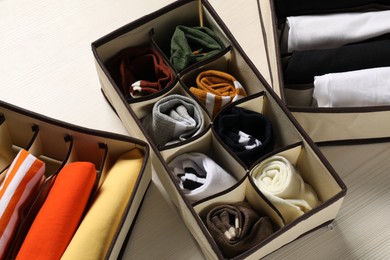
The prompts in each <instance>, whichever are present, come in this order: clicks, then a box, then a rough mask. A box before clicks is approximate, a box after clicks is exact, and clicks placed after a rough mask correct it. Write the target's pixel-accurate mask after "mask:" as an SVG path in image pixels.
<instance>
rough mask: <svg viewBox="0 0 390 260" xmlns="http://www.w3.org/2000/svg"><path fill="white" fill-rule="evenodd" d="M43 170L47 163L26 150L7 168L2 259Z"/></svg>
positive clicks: (0, 198) (1, 196)
mask: <svg viewBox="0 0 390 260" xmlns="http://www.w3.org/2000/svg"><path fill="white" fill-rule="evenodd" d="M44 172H45V163H44V162H43V161H41V160H39V159H37V158H36V157H35V156H34V155H32V154H30V153H29V152H28V151H26V150H24V149H22V150H20V151H19V152H18V154H17V155H16V157H15V158H14V159H13V161H12V163H11V165H10V167H9V168H8V169H7V172H6V175H5V179H4V181H3V182H2V183H1V186H0V259H3V258H4V257H5V254H6V252H7V249H8V248H9V246H10V245H11V242H12V239H13V238H14V236H15V234H16V232H17V230H18V227H19V225H20V222H21V219H22V215H23V211H24V210H26V209H27V207H28V205H29V204H30V203H31V200H32V198H33V196H34V194H35V193H36V191H37V190H38V188H39V186H40V184H41V183H42V178H43V174H44Z"/></svg>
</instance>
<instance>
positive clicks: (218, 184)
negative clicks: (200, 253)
mask: <svg viewBox="0 0 390 260" xmlns="http://www.w3.org/2000/svg"><path fill="white" fill-rule="evenodd" d="M169 168H170V169H171V170H172V172H173V174H174V175H175V177H176V180H177V181H178V183H179V186H180V188H181V189H182V190H183V192H184V194H185V195H186V197H187V198H188V200H190V201H191V202H196V201H199V200H201V199H204V198H207V197H209V196H211V195H214V194H216V193H219V192H221V191H224V190H226V189H228V188H230V187H232V186H233V185H234V184H236V183H237V180H236V179H235V178H234V177H233V176H232V175H230V174H229V173H228V172H226V171H225V170H224V169H223V168H222V167H221V166H219V165H218V164H217V163H216V162H214V161H213V160H212V159H211V158H209V157H208V156H207V155H205V154H202V153H196V152H192V153H184V154H181V155H179V156H177V157H175V158H174V159H173V160H172V161H171V162H170V163H169Z"/></svg>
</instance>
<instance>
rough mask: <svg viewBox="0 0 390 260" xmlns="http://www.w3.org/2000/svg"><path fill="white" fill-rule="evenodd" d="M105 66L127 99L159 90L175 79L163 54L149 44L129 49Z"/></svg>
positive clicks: (114, 57) (121, 52) (119, 53)
mask: <svg viewBox="0 0 390 260" xmlns="http://www.w3.org/2000/svg"><path fill="white" fill-rule="evenodd" d="M106 66H107V69H108V71H109V73H110V75H111V77H112V78H113V79H114V81H115V83H116V84H117V85H118V86H119V88H120V90H121V91H122V93H123V95H124V96H125V98H126V99H127V100H129V99H131V98H135V97H141V96H146V95H150V94H153V93H157V92H159V91H161V90H162V89H164V88H166V87H168V86H169V85H170V84H171V83H172V82H173V81H174V75H173V71H172V70H171V69H170V68H169V67H168V66H167V65H166V64H165V62H164V58H163V57H162V55H161V54H160V53H159V52H158V51H157V50H156V49H154V48H150V47H130V48H126V49H124V50H122V51H120V52H118V53H117V54H115V55H114V56H113V57H112V58H111V59H109V60H108V61H107V62H106Z"/></svg>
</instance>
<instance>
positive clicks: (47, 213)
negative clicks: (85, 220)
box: [16, 162, 96, 260]
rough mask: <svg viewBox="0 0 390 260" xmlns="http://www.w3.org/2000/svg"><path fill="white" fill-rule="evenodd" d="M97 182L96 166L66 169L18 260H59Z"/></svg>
mask: <svg viewBox="0 0 390 260" xmlns="http://www.w3.org/2000/svg"><path fill="white" fill-rule="evenodd" d="M95 180H96V169H95V165H94V164H92V163H90V162H73V163H70V164H67V165H65V166H64V168H63V169H61V171H60V172H59V173H58V175H57V176H56V178H55V181H54V184H53V186H52V188H51V189H50V192H49V194H48V196H47V198H46V200H45V202H44V204H43V205H42V207H41V209H40V210H39V212H38V215H37V216H36V217H35V219H34V222H33V224H32V225H31V227H30V229H29V231H28V233H27V236H26V238H25V240H24V241H23V244H22V246H21V248H20V250H19V252H18V255H17V257H16V259H18V260H22V259H26V260H27V259H31V256H34V258H37V259H48V260H49V259H60V258H61V256H62V254H63V253H64V251H65V249H66V247H67V246H68V244H69V242H70V240H71V239H72V236H73V234H74V233H75V232H76V230H77V227H78V225H79V223H80V221H81V219H82V216H83V213H84V211H85V207H86V206H87V202H88V199H89V197H90V195H91V191H92V189H93V187H94V184H95Z"/></svg>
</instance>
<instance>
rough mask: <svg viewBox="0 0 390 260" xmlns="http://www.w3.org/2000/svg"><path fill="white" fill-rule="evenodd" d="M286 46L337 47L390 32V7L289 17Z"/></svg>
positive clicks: (289, 49) (290, 48)
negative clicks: (370, 10)
mask: <svg viewBox="0 0 390 260" xmlns="http://www.w3.org/2000/svg"><path fill="white" fill-rule="evenodd" d="M286 25H287V26H288V27H289V33H288V40H287V50H288V52H292V51H304V50H320V49H330V48H337V47H340V46H343V45H346V44H349V43H354V42H359V41H363V40H367V39H370V38H373V37H377V36H380V35H383V34H386V33H389V32H390V11H376V12H365V13H340V14H326V15H302V16H291V17H287V24H286Z"/></svg>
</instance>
